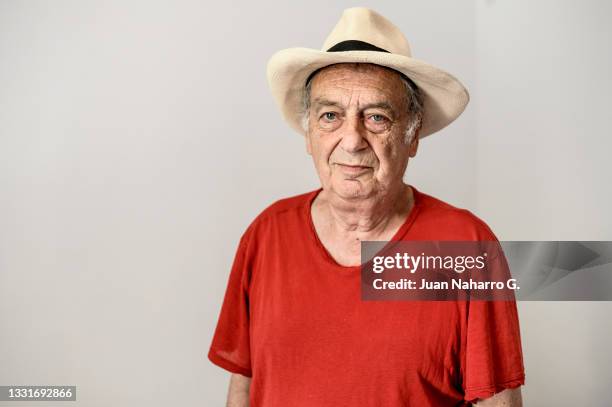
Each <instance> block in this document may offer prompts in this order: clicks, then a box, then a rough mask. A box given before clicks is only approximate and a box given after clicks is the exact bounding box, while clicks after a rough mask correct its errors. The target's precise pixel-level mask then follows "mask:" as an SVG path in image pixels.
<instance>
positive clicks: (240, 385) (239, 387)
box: [227, 373, 251, 407]
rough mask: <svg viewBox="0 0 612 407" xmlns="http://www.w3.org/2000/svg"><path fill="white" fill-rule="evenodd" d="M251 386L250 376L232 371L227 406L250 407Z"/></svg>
mask: <svg viewBox="0 0 612 407" xmlns="http://www.w3.org/2000/svg"><path fill="white" fill-rule="evenodd" d="M250 387H251V378H250V377H246V376H242V375H239V374H236V373H232V376H231V377H230V384H229V391H228V392H227V407H249V388H250Z"/></svg>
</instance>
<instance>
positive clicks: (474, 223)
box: [413, 188, 497, 240]
mask: <svg viewBox="0 0 612 407" xmlns="http://www.w3.org/2000/svg"><path fill="white" fill-rule="evenodd" d="M413 189H414V188H413ZM414 190H415V194H416V199H417V201H418V205H419V216H418V220H419V223H420V224H421V227H425V228H429V229H430V230H431V231H432V232H433V231H435V233H436V234H437V235H438V236H436V237H435V238H436V239H446V240H452V239H456V240H468V239H469V240H472V239H475V240H497V238H496V236H495V234H494V233H493V231H492V230H491V228H490V227H489V225H487V223H486V222H485V221H484V220H482V219H481V218H479V217H478V216H476V215H475V214H474V213H473V212H471V211H470V210H468V209H464V208H459V207H457V206H454V205H451V204H450V203H447V202H444V201H442V200H441V199H438V198H436V197H433V196H431V195H429V194H426V193H423V192H420V191H418V190H416V189H414Z"/></svg>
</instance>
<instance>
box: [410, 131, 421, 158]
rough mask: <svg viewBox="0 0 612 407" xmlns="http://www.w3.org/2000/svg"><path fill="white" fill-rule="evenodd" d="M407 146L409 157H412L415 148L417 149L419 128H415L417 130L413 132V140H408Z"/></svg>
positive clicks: (414, 153) (415, 150)
mask: <svg viewBox="0 0 612 407" xmlns="http://www.w3.org/2000/svg"><path fill="white" fill-rule="evenodd" d="M409 148H410V150H409V153H408V155H409V157H410V158H412V157H414V156H416V154H417V150H418V149H419V130H417V132H416V133H415V134H414V137H413V140H412V141H411V142H410V147H409Z"/></svg>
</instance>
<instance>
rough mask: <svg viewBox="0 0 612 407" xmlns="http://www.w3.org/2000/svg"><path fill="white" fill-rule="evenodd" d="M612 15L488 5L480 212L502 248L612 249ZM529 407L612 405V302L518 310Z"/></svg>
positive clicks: (602, 8)
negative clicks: (553, 244)
mask: <svg viewBox="0 0 612 407" xmlns="http://www.w3.org/2000/svg"><path fill="white" fill-rule="evenodd" d="M610 15H612V5H610V3H608V2H604V1H585V2H578V1H571V0H564V1H529V0H514V1H498V0H489V1H478V2H477V7H476V44H477V47H476V54H477V56H478V57H477V61H478V63H477V66H476V69H477V88H476V89H475V94H474V96H475V99H476V102H477V106H476V111H477V113H476V122H477V127H478V213H479V214H480V215H481V216H482V217H484V218H485V219H487V220H488V222H489V223H490V224H491V226H492V227H493V228H494V230H495V231H496V233H497V235H498V237H499V238H500V239H504V240H612V216H610V208H612V190H611V188H610V174H611V173H612V163H611V161H610V155H609V151H610V149H611V148H612V139H611V138H610V135H611V132H610V129H609V125H608V120H609V117H610V115H609V110H610V94H612V79H611V76H610V72H612V49H611V47H610V39H611V38H612V27H611V26H610V24H609V16H610ZM519 310H520V317H521V328H522V332H523V346H524V352H525V363H526V374H527V386H526V387H525V389H524V395H525V401H526V405H528V406H577V405H580V406H607V405H610V401H609V384H610V383H612V370H611V369H610V366H612V352H611V351H610V348H609V343H610V339H611V338H612V318H611V317H610V315H612V303H609V302H599V303H597V302H592V303H589V302H576V303H571V302H566V303H563V302H554V303H553V302H548V303H535V302H522V303H520V304H519Z"/></svg>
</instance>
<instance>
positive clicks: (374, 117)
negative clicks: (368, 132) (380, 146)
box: [370, 114, 387, 123]
mask: <svg viewBox="0 0 612 407" xmlns="http://www.w3.org/2000/svg"><path fill="white" fill-rule="evenodd" d="M370 119H372V121H373V122H375V123H384V122H385V120H387V118H386V117H385V116H383V115H382V114H373V115H372V116H370Z"/></svg>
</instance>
